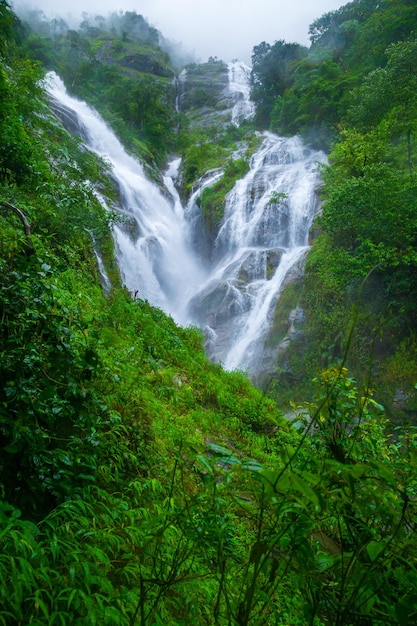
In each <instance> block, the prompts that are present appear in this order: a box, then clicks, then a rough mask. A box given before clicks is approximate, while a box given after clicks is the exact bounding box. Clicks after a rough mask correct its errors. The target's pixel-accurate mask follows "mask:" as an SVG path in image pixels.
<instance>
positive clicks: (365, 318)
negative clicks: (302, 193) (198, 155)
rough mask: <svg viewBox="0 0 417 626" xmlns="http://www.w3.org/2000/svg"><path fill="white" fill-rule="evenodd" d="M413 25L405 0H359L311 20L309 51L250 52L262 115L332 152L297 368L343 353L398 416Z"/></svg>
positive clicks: (412, 188) (410, 408) (412, 120)
mask: <svg viewBox="0 0 417 626" xmlns="http://www.w3.org/2000/svg"><path fill="white" fill-rule="evenodd" d="M416 28H417V12H416V6H415V3H414V2H408V1H402V0H401V1H400V0H399V1H395V2H394V1H392V0H387V1H385V2H373V1H369V0H356V1H354V2H349V3H348V4H346V5H345V6H343V7H341V8H340V9H339V10H337V11H334V12H331V13H328V14H326V15H324V16H323V17H321V18H319V19H318V20H316V21H315V22H314V23H313V24H312V25H311V28H310V34H311V41H312V45H311V47H310V48H309V49H308V50H305V49H301V48H300V47H299V46H296V45H295V44H286V43H285V42H281V41H280V42H276V43H275V44H274V45H273V46H270V45H267V44H265V43H264V44H261V45H259V46H257V47H255V49H254V56H253V60H254V72H253V77H254V79H253V80H254V87H253V95H254V98H255V99H256V100H257V101H259V106H258V111H259V121H260V122H263V123H266V124H269V127H270V128H271V129H272V130H277V131H279V132H284V133H289V134H292V133H300V134H301V135H302V136H304V138H305V139H306V141H311V142H312V143H313V144H314V145H318V146H320V147H327V148H328V149H329V150H330V155H329V166H328V167H326V168H324V170H323V180H324V188H323V190H322V197H323V200H324V203H323V207H322V215H321V217H320V218H319V219H318V220H317V223H316V225H315V234H316V240H315V242H314V245H313V250H312V252H311V254H310V255H309V256H308V260H307V273H306V279H305V289H304V291H303V295H302V296H301V303H302V306H303V307H304V308H305V309H306V313H307V314H306V320H307V321H306V326H305V331H306V336H305V339H306V341H305V344H304V353H303V354H302V355H301V358H300V354H297V353H294V354H293V356H292V363H291V365H292V369H293V371H294V374H295V378H297V376H299V377H300V379H302V380H303V381H304V382H307V383H308V380H309V379H310V377H311V371H315V370H316V369H317V368H319V367H327V366H328V365H332V364H334V363H335V362H340V361H341V360H342V359H343V358H345V356H346V353H347V362H348V364H349V367H350V368H351V369H352V370H353V371H354V372H355V375H356V377H357V378H358V379H360V380H365V379H366V377H367V375H368V372H369V371H372V374H373V384H375V385H376V387H377V389H378V394H379V398H381V399H382V400H383V402H384V404H386V405H387V406H388V407H390V409H389V410H390V415H391V417H393V418H395V419H396V420H402V419H404V415H405V414H406V413H408V415H409V416H410V418H411V419H413V416H414V417H415V408H416V406H415V402H416V399H415V391H414V382H415V379H416V375H417V368H416V365H415V363H416V353H415V343H416V342H415V336H416V331H417V327H416V323H415V315H414V301H415V298H416V291H415V289H416V283H415V274H416V255H415V247H416V237H417V231H416V225H417V221H416V218H417V213H416V206H417V195H416V192H417V188H416V183H415V174H414V161H415V154H414V152H415V133H416V120H417V115H416V114H417V110H416V96H415V94H416V71H415V67H416V63H417V47H416V32H417V31H416ZM278 63H279V68H280V70H279V71H276V72H275V73H274V72H273V69H274V67H276V66H277V65H278ZM317 235H319V237H318V238H317ZM352 326H354V330H353V331H352ZM284 379H285V375H284V376H283V379H282V381H281V383H280V382H278V387H277V393H278V394H280V392H282V391H284V388H285V386H286V384H284V383H285V381H284ZM290 383H291V385H290V387H293V383H294V379H293V380H292V381H290ZM274 384H275V382H274V383H273V385H274ZM304 392H305V390H304V391H302V392H301V393H304ZM290 393H291V388H290ZM398 394H399V395H401V396H402V397H403V400H404V402H402V403H400V404H402V409H405V412H404V410H403V411H402V413H401V411H397V410H396V408H395V404H396V402H395V397H396V396H398Z"/></svg>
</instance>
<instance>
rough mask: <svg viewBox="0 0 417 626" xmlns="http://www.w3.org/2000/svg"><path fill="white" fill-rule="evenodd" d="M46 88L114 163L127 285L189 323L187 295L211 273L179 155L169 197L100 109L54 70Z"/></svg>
mask: <svg viewBox="0 0 417 626" xmlns="http://www.w3.org/2000/svg"><path fill="white" fill-rule="evenodd" d="M46 89H47V91H48V92H49V94H50V96H51V98H52V99H53V101H54V104H55V107H56V108H61V110H62V114H63V116H66V117H71V119H72V124H73V125H74V124H75V125H76V126H77V130H78V132H79V133H80V134H81V135H82V137H83V139H84V141H85V143H86V145H87V147H88V148H89V149H90V150H91V151H92V152H94V153H95V154H97V155H98V156H100V157H102V158H104V159H105V160H106V161H107V162H109V163H110V165H111V168H112V175H113V178H114V180H115V181H116V183H117V185H118V187H119V192H120V199H121V207H119V208H120V209H121V212H122V213H123V214H124V215H125V216H126V217H127V218H128V219H129V218H130V219H129V221H128V223H127V224H126V225H125V226H123V224H121V225H115V226H114V238H115V243H116V254H117V260H118V264H119V267H120V270H121V273H122V278H123V281H124V283H125V285H126V287H127V288H128V289H129V291H131V292H132V293H133V294H137V295H138V296H139V297H140V298H142V299H144V300H149V302H150V303H151V304H153V305H155V306H157V307H160V308H162V309H163V310H165V311H166V312H167V313H169V314H170V315H172V317H174V319H175V320H176V321H178V322H179V323H185V322H186V321H187V320H186V317H185V316H186V307H187V300H188V297H187V294H188V293H189V291H190V289H193V287H194V290H195V286H196V285H199V284H200V283H201V280H202V279H203V277H205V272H204V271H203V269H202V266H201V264H200V263H199V261H198V258H197V256H196V255H195V254H194V253H193V251H192V249H191V246H190V245H189V242H188V240H187V233H188V229H187V227H186V223H185V220H184V211H183V208H182V205H181V202H180V200H179V197H178V193H177V191H176V189H175V186H174V184H173V183H172V179H173V177H174V176H175V175H176V171H177V170H178V166H179V160H178V159H176V160H175V161H174V162H173V163H171V164H170V167H169V169H168V171H167V174H166V177H165V184H166V186H167V188H168V192H169V195H170V197H169V196H168V197H167V196H165V195H164V194H163V193H162V191H161V189H160V188H159V187H158V186H157V185H156V184H154V183H152V182H151V181H150V180H149V179H148V178H147V176H146V174H145V172H144V170H143V167H142V165H141V164H140V162H139V161H138V160H137V159H135V158H134V157H132V156H130V155H129V154H127V152H126V151H125V149H124V148H123V146H122V144H121V143H120V141H119V140H118V139H117V137H116V136H115V135H114V133H113V132H112V131H111V130H110V128H109V127H108V126H107V125H106V123H105V122H104V121H103V120H102V119H101V117H100V116H99V115H98V113H97V112H96V111H94V110H93V109H92V108H91V107H89V106H88V105H87V104H86V103H85V102H82V101H80V100H77V99H75V98H73V97H71V96H70V95H69V94H68V93H67V91H66V89H65V85H64V84H63V82H62V81H61V79H60V78H59V77H58V76H57V75H56V74H55V73H53V72H51V73H49V74H48V76H47V80H46ZM170 181H171V183H172V184H170Z"/></svg>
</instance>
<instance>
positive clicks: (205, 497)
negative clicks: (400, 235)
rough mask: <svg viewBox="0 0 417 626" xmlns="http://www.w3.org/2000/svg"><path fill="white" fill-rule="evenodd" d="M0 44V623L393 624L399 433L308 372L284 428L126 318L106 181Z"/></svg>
mask: <svg viewBox="0 0 417 626" xmlns="http://www.w3.org/2000/svg"><path fill="white" fill-rule="evenodd" d="M0 26H1V31H2V33H3V38H2V39H1V41H0V55H1V58H0V61H1V67H0V70H1V73H0V80H1V82H0V99H1V108H0V143H1V146H2V150H1V152H0V201H1V212H0V231H1V255H0V281H1V296H0V319H1V330H0V368H1V376H0V381H1V382H0V546H1V549H0V623H1V624H5V625H10V626H11V625H15V624H19V625H22V626H23V625H25V626H26V625H28V624H33V625H39V626H41V625H46V624H48V625H69V624H71V625H73V624H74V625H83V626H85V625H90V624H91V625H94V624H100V625H109V626H110V625H111V626H113V625H117V624H120V625H126V626H128V625H129V626H133V625H134V624H141V625H142V626H145V625H149V626H150V625H154V624H160V625H162V624H163V625H164V626H166V625H169V624H177V625H180V624H213V625H225V626H226V625H230V624H239V625H246V624H248V625H249V624H256V625H258V624H259V625H260V624H268V625H269V624H270V625H272V624H286V625H291V626H296V625H297V624H299V625H300V626H302V625H303V626H304V625H306V624H315V625H317V626H319V625H322V624H323V625H324V624H334V625H336V626H342V625H350V624H352V625H358V626H359V625H362V624H373V625H376V626H378V625H385V624H404V625H406V624H409V625H411V624H413V623H415V618H416V614H417V596H416V588H417V571H416V562H417V544H416V539H415V524H416V516H417V511H416V502H417V500H416V496H417V493H416V491H417V483H416V475H417V471H416V470H417V468H416V462H417V448H416V446H417V440H416V436H415V432H414V430H413V429H412V428H409V429H407V430H404V429H401V430H398V431H393V429H392V428H391V427H390V425H389V423H388V422H387V420H386V417H385V415H384V410H383V408H382V406H380V405H379V404H378V403H377V402H375V400H374V399H373V394H372V391H371V389H370V388H369V385H368V384H362V385H361V386H360V388H358V386H357V384H356V383H355V381H354V380H353V379H352V377H351V376H350V374H349V372H348V371H347V370H346V369H345V367H344V366H345V363H344V361H343V358H342V359H341V362H340V363H339V364H338V365H337V366H336V367H335V366H334V363H332V359H331V358H330V357H329V361H328V363H327V366H328V367H327V368H326V369H325V370H324V371H322V372H321V373H320V374H319V375H318V376H317V378H316V379H315V380H314V382H313V386H314V392H312V394H311V396H309V398H310V401H309V402H302V403H300V404H299V405H298V404H297V405H295V404H293V406H292V409H293V414H294V415H293V417H294V423H293V424H290V423H289V421H288V420H284V419H283V417H282V415H281V414H280V412H279V411H278V409H277V407H276V403H275V402H273V401H272V400H271V399H269V398H267V397H266V396H265V394H263V393H262V392H261V391H260V390H259V389H256V388H254V387H253V386H252V385H251V384H250V383H249V381H248V379H247V378H246V376H245V375H243V374H242V373H239V372H235V373H227V372H225V371H223V370H222V368H221V367H220V366H218V365H215V364H212V363H210V362H209V361H208V360H207V359H206V357H205V356H204V353H203V349H202V338H201V335H200V332H199V331H198V330H197V329H193V328H187V329H184V328H179V327H178V326H176V324H175V323H174V322H173V320H172V319H170V318H169V317H167V316H166V315H165V314H164V313H163V312H162V311H160V310H158V309H155V308H153V307H151V306H150V305H149V303H147V302H144V301H141V300H132V299H131V297H130V296H129V294H128V293H127V292H126V290H124V289H123V288H122V286H121V285H120V279H119V277H118V273H117V269H116V268H115V267H114V261H113V260H112V259H113V252H112V239H111V230H110V226H111V222H112V220H114V219H117V216H115V215H112V214H110V213H107V212H105V211H104V210H103V208H102V207H101V205H100V203H99V202H98V200H97V198H96V196H95V193H94V189H95V188H98V189H100V190H101V191H102V192H103V194H104V195H106V196H107V197H109V198H110V199H111V198H112V197H113V196H114V189H113V188H112V185H111V183H110V182H108V181H109V175H108V170H107V166H106V164H105V163H103V162H99V161H97V160H96V159H95V158H93V157H92V156H91V155H90V154H89V153H87V152H85V150H84V149H83V148H82V146H81V145H80V144H79V143H78V142H77V141H76V139H74V138H73V137H71V136H70V135H69V134H68V133H66V132H65V131H64V130H63V129H62V127H61V126H60V125H59V123H58V122H57V120H56V119H55V118H54V117H53V116H52V115H51V113H50V111H49V108H48V106H47V102H46V101H45V100H44V96H43V93H42V90H41V88H40V85H39V79H40V78H41V77H42V76H43V72H44V69H43V68H42V67H41V66H39V65H37V64H34V63H33V62H31V61H30V60H29V59H28V58H27V57H26V55H25V54H24V53H22V49H21V47H19V45H18V42H19V36H18V35H19V32H20V29H19V27H18V24H16V21H15V19H14V17H13V15H12V14H11V12H10V10H9V8H8V7H7V4H6V3H5V2H4V1H3V0H0ZM151 143H152V142H151ZM150 145H151V144H150ZM16 209H18V210H17V211H16ZM19 211H20V212H19ZM27 223H28V225H29V228H27ZM93 242H94V244H93ZM320 245H322V246H325V245H326V239H325V238H322V239H321V243H320ZM94 246H96V247H97V246H98V249H99V251H100V252H101V254H102V256H103V257H104V260H105V265H106V269H107V271H108V273H109V275H110V278H111V282H112V289H111V291H110V293H109V294H108V295H107V296H106V295H105V294H104V292H103V290H102V289H101V287H100V283H99V276H98V270H97V266H96V260H95V255H94ZM316 251H317V248H316ZM326 254H327V253H326ZM319 263H320V255H316V257H314V255H313V256H312V258H311V267H312V268H313V270H314V268H315V269H316V270H317V267H318V265H319ZM337 267H340V265H339V266H337ZM340 274H341V278H340V282H341V283H342V276H344V273H343V272H342V270H340ZM321 276H323V273H321ZM322 280H323V279H322ZM333 280H334V276H333V275H332V276H330V277H329V279H328V281H329V282H328V291H326V292H325V293H324V295H323V298H324V299H326V297H327V295H328V294H329V293H332V294H334V298H335V313H334V315H335V316H337V315H338V314H339V312H338V310H337V305H338V302H339V299H342V298H343V295H342V293H343V292H342V288H341V287H340V289H336V286H338V284H337V285H335V284H334V283H333V282H332V281H333ZM327 315H328V316H329V320H328V328H329V329H330V328H331V327H332V325H334V319H335V318H332V310H328V309H327ZM326 328H327V326H326V327H324V328H323V332H325V330H326ZM326 337H327V336H326ZM337 356H338V355H337ZM365 378H366V377H364V380H365ZM366 380H367V379H366Z"/></svg>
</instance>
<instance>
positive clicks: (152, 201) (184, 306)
mask: <svg viewBox="0 0 417 626" xmlns="http://www.w3.org/2000/svg"><path fill="white" fill-rule="evenodd" d="M228 72H229V88H228V94H229V95H230V97H231V101H232V102H231V122H232V123H233V124H235V125H239V124H240V123H241V121H242V120H243V119H246V118H248V117H251V116H252V115H253V112H254V109H253V105H252V103H251V102H250V101H249V82H248V78H249V68H247V67H246V66H244V65H243V64H242V63H237V62H236V63H232V64H229V66H228ZM46 89H47V90H48V92H49V95H50V97H51V100H52V102H53V105H54V107H55V109H56V110H57V111H58V113H59V114H60V116H61V118H62V119H66V121H67V124H69V125H70V126H71V128H72V129H73V130H76V132H78V133H79V134H80V135H81V136H82V138H83V140H84V142H85V144H86V145H87V146H88V148H89V149H90V150H91V151H93V152H94V153H96V154H97V155H98V156H100V157H102V158H104V159H106V161H107V162H109V163H110V166H111V168H112V175H113V178H114V180H115V182H116V183H117V185H118V188H119V191H120V206H119V207H118V210H119V212H120V213H121V214H122V215H124V216H125V217H126V223H121V224H117V225H115V226H114V240H115V247H116V254H117V261H118V264H119V267H120V270H121V274H122V278H123V281H124V283H125V285H126V286H127V288H128V289H129V290H130V291H131V292H132V294H133V295H134V296H137V297H140V298H142V299H146V300H149V302H151V303H152V304H153V305H155V306H157V307H160V308H162V309H163V310H164V311H166V312H167V313H168V314H170V315H172V317H173V318H174V319H175V320H176V321H177V322H178V323H180V324H188V323H194V324H197V325H199V326H200V327H201V328H203V329H204V333H205V337H206V349H207V352H208V354H209V356H210V357H211V358H212V359H213V360H215V361H218V362H221V363H223V364H224V366H225V367H226V368H228V369H234V368H241V369H245V370H247V371H248V372H249V374H250V375H252V376H255V375H256V374H257V373H258V372H259V371H260V370H261V369H262V367H263V360H262V355H263V351H264V344H265V339H266V337H267V334H268V330H269V328H270V326H271V321H272V317H273V312H274V307H275V305H276V302H277V300H278V298H279V295H280V293H281V291H282V289H283V287H284V286H285V284H286V283H288V281H289V280H291V279H292V278H293V277H294V276H295V275H296V273H297V272H300V271H301V270H300V268H301V267H302V261H303V258H304V256H305V253H306V251H307V249H308V233H309V230H310V227H311V224H312V221H313V219H314V216H315V214H316V212H317V208H318V199H317V193H316V191H317V187H318V185H319V181H320V174H319V163H322V162H324V161H325V155H324V154H323V153H320V152H316V151H313V150H310V149H308V148H306V147H305V146H304V145H303V143H302V142H301V140H300V139H298V138H297V137H293V138H282V137H278V136H276V135H273V134H271V133H264V134H263V136H262V137H263V141H262V143H261V146H260V147H259V149H258V150H257V151H256V152H255V154H254V155H253V157H252V159H251V162H250V170H249V172H248V173H247V175H246V176H245V177H244V178H243V179H241V180H240V181H238V182H237V183H236V185H235V186H234V188H233V189H232V191H231V192H230V193H229V194H228V195H227V197H226V207H225V215H224V220H223V222H222V226H221V228H220V231H219V233H218V236H217V238H216V240H215V242H214V245H213V244H212V242H211V243H210V244H209V243H207V240H205V244H204V245H203V244H202V241H203V239H202V232H203V230H204V229H203V222H202V218H201V209H200V208H199V204H200V203H199V202H198V197H199V196H200V195H201V191H202V189H203V188H204V187H205V186H208V185H212V184H214V182H216V180H218V179H219V178H220V177H221V176H222V172H221V170H214V171H212V172H208V173H207V174H206V175H205V176H204V177H203V178H202V179H201V181H200V183H199V185H198V187H197V189H196V190H195V192H194V193H193V195H192V196H191V198H190V200H189V202H188V204H187V206H186V207H183V206H182V204H181V201H180V198H179V195H178V192H177V190H176V186H175V180H176V178H177V176H178V171H179V168H180V159H178V158H176V159H174V160H173V161H172V162H171V163H170V164H169V166H168V168H167V170H166V172H165V174H164V177H163V182H164V187H165V188H164V190H162V189H161V187H160V186H158V185H156V184H155V183H153V182H151V181H150V180H149V179H148V177H147V176H146V173H145V171H144V169H143V167H142V165H141V164H140V162H139V161H138V160H137V159H135V158H134V157H132V156H130V155H129V154H127V153H126V151H125V150H124V148H123V146H122V145H121V143H120V142H119V140H118V139H117V138H116V136H115V135H114V133H113V132H112V131H111V129H110V128H109V127H108V126H107V125H106V124H105V122H104V121H103V120H102V119H101V118H100V116H99V115H98V114H97V113H96V112H95V111H94V110H93V109H91V107H89V106H88V105H87V104H86V103H84V102H81V101H79V100H77V99H75V98H73V97H71V96H69V95H68V94H67V92H66V89H65V86H64V85H63V83H62V81H61V80H60V79H59V78H58V77H57V76H56V75H55V74H53V73H51V74H49V75H48V79H47V83H46ZM208 246H211V247H210V250H208V249H207V247H208Z"/></svg>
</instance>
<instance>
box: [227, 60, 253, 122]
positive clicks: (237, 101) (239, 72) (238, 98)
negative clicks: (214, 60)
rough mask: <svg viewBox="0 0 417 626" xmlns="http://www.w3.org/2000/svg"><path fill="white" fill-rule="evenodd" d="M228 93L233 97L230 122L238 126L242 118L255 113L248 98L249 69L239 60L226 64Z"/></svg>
mask: <svg viewBox="0 0 417 626" xmlns="http://www.w3.org/2000/svg"><path fill="white" fill-rule="evenodd" d="M227 69H228V75H229V93H230V94H231V96H232V99H233V106H232V124H234V125H235V126H239V124H240V123H241V122H242V120H244V119H250V118H251V117H253V116H254V115H255V105H254V103H253V102H252V101H251V99H250V73H251V69H250V67H248V66H247V65H245V64H244V63H242V62H241V61H233V62H232V63H229V64H228V66H227Z"/></svg>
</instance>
